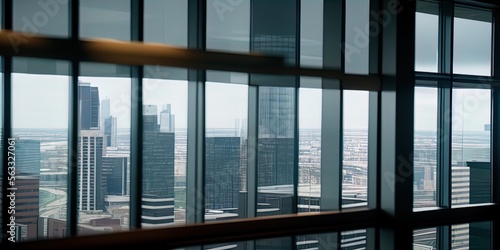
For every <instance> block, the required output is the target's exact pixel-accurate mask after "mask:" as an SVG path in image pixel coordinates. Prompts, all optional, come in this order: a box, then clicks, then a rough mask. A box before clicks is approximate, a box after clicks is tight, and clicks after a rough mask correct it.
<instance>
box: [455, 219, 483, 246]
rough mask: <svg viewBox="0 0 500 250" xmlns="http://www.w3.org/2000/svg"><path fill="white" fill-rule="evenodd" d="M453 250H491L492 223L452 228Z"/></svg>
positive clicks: (461, 225) (477, 223)
mask: <svg viewBox="0 0 500 250" xmlns="http://www.w3.org/2000/svg"><path fill="white" fill-rule="evenodd" d="M451 248H452V249H491V222H489V221H483V222H474V223H469V224H459V225H452V226H451Z"/></svg>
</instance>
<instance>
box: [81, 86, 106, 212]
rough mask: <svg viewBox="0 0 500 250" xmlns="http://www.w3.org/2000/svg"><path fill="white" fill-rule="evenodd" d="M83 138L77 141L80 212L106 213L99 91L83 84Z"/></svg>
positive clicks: (104, 150) (103, 145)
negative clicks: (98, 211)
mask: <svg viewBox="0 0 500 250" xmlns="http://www.w3.org/2000/svg"><path fill="white" fill-rule="evenodd" d="M79 90H80V95H79V101H80V105H79V107H80V111H79V114H80V136H79V138H78V145H79V154H78V176H79V179H78V180H79V183H78V209H79V210H80V211H94V210H103V209H104V194H103V190H102V188H101V181H102V177H101V175H102V156H103V153H105V152H106V142H105V141H104V135H103V132H102V131H101V130H100V121H99V110H100V101H99V89H98V87H93V86H91V85H90V83H80V89H79Z"/></svg>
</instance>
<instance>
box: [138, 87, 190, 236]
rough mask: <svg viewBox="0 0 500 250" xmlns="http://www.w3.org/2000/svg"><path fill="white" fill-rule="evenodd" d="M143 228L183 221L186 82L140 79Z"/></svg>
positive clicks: (184, 203)
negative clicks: (141, 90)
mask: <svg viewBox="0 0 500 250" xmlns="http://www.w3.org/2000/svg"><path fill="white" fill-rule="evenodd" d="M143 95H144V96H143V103H144V107H143V166H142V167H143V190H142V191H143V197H142V199H143V200H142V204H143V205H142V226H143V227H144V228H151V227H164V226H170V225H175V224H181V225H182V224H185V215H186V153H187V83H186V82H185V81H174V80H160V79H144V82H143Z"/></svg>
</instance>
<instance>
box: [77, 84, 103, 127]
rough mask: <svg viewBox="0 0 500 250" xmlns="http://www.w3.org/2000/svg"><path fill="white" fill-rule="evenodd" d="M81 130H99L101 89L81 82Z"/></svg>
mask: <svg viewBox="0 0 500 250" xmlns="http://www.w3.org/2000/svg"><path fill="white" fill-rule="evenodd" d="M79 91H80V93H79V97H80V98H79V101H80V103H79V104H80V110H79V113H80V129H81V130H93V129H99V126H100V124H99V107H100V102H99V89H98V88H97V87H92V86H91V85H90V83H85V82H80V86H79Z"/></svg>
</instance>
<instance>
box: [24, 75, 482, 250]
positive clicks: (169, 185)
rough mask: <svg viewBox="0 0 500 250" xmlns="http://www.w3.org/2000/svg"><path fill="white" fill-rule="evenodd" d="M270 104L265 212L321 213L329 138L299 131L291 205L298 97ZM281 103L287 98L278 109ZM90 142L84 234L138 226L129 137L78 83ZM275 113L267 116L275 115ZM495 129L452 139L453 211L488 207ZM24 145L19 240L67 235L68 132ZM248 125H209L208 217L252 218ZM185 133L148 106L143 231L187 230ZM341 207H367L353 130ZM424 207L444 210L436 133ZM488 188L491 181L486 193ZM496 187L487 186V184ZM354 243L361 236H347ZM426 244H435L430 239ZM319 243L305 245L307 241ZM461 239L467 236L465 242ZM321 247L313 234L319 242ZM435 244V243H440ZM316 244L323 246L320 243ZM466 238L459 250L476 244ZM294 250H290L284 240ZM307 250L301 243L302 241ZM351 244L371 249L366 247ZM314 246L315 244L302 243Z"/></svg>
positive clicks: (417, 184)
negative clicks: (133, 216)
mask: <svg viewBox="0 0 500 250" xmlns="http://www.w3.org/2000/svg"><path fill="white" fill-rule="evenodd" d="M263 89H264V90H263V91H261V96H260V107H261V109H260V113H259V116H260V121H259V127H260V128H261V129H259V138H258V152H257V162H258V166H257V167H258V197H257V199H258V206H257V215H258V216H266V215H276V214H285V213H292V212H293V211H297V212H311V211H320V210H321V204H320V197H321V193H320V190H321V189H320V186H321V129H300V130H299V138H298V152H297V153H298V161H299V172H298V175H299V176H298V181H299V183H298V195H299V197H298V207H297V208H296V210H295V209H293V208H292V207H290V204H292V203H291V202H292V200H291V199H292V198H293V192H294V191H293V186H294V178H293V175H294V161H295V158H296V157H295V154H296V151H295V141H296V138H294V136H293V131H294V128H293V124H294V123H293V116H290V115H285V114H286V112H290V110H292V109H290V105H291V104H292V103H293V100H292V99H287V98H284V97H287V96H290V93H287V92H286V91H287V90H286V89H285V90H283V89H279V88H267V90H266V89H265V88H263ZM276 100H280V101H276ZM80 105H81V106H80V136H79V160H78V161H79V164H78V175H79V176H78V209H79V215H78V218H79V221H78V230H79V234H81V235H85V234H95V233H105V232H116V231H123V230H128V229H129V226H128V225H129V216H130V215H129V194H130V190H129V189H130V168H131V166H130V129H124V128H119V127H120V126H118V125H119V124H117V119H116V117H115V116H114V114H112V113H111V112H110V100H109V99H106V98H104V99H100V96H99V89H98V88H97V87H94V86H92V85H91V84H90V83H81V84H80ZM270 110H271V111H272V112H271V113H266V112H269V111H270ZM488 130H489V129H486V126H485V131H478V132H461V133H454V134H453V136H452V145H453V152H452V203H453V204H454V205H460V204H468V203H479V202H488V201H487V200H489V196H490V194H489V186H488V185H490V184H489V183H488V181H485V180H487V171H488V170H487V169H488V168H489V167H490V166H489V157H490V138H489V131H488ZM14 131H15V136H16V143H17V148H16V158H17V162H16V165H17V171H18V172H17V177H16V178H17V183H16V184H17V186H18V188H19V189H20V190H24V191H22V192H19V193H22V195H21V194H20V195H19V196H18V198H17V199H18V203H17V205H18V206H17V211H16V213H17V216H16V222H17V228H18V230H19V234H18V237H19V239H18V240H21V241H22V240H33V239H44V238H54V237H64V236H65V234H66V223H65V220H66V216H67V214H66V202H67V200H66V199H67V198H66V195H67V173H68V171H67V152H68V151H67V150H68V147H67V132H68V131H67V130H65V129H17V128H16V129H14ZM246 133H247V131H246V120H236V121H235V127H234V128H219V129H211V128H206V138H205V161H204V166H205V193H204V198H205V220H206V221H207V222H208V221H221V220H228V219H235V218H245V217H246V214H247V210H246V205H245V204H246V201H247V197H246V195H247V191H246V190H247V187H246V168H247V156H248V152H247V151H248V150H247V140H248V139H247V136H246ZM187 135H188V131H187V130H186V129H185V128H179V127H176V126H175V114H174V113H173V112H172V105H171V104H168V103H165V105H163V106H162V107H158V106H157V105H147V104H146V105H144V106H143V165H142V168H143V199H142V213H143V214H142V216H141V218H142V226H143V227H146V228H147V227H162V226H169V225H176V224H185V223H186V162H187ZM343 136H344V145H343V149H344V151H343V152H344V153H343V159H344V160H343V168H342V187H343V189H342V205H343V206H345V207H351V206H366V205H367V201H368V197H367V196H368V190H367V187H368V178H367V177H368V166H367V162H368V132H367V130H350V129H344V135H343ZM408 161H413V163H414V207H415V208H419V207H434V206H436V196H437V194H436V190H437V188H436V186H437V181H436V180H437V172H436V165H437V135H436V132H432V131H430V132H429V131H416V132H415V144H414V155H413V159H408ZM485 183H486V184H485ZM485 185H486V186H485ZM453 233H454V234H456V235H459V236H464V235H468V233H469V227H468V226H467V225H465V226H463V227H455V228H454V231H453ZM345 235H346V236H345V237H346V239H347V240H349V239H351V238H352V237H354V236H356V237H360V235H361V237H366V232H365V231H364V230H361V231H356V232H352V234H350V233H346V234H345ZM349 235H351V236H349ZM415 235H421V237H420V238H418V237H417V236H416V239H415V242H416V244H417V245H418V244H421V245H432V244H435V242H434V243H432V242H428V240H427V239H428V238H429V235H431V236H432V235H434V237H435V230H434V231H433V230H422V231H419V232H418V233H416V234H415ZM311 237H313V236H304V237H303V238H299V241H300V240H302V242H307V241H308V240H311V239H312V238H311ZM457 237H458V236H457ZM313 238H314V237H313ZM431 238H432V237H431ZM315 239H316V240H317V238H315ZM466 241H467V240H463V241H461V242H462V243H460V242H459V241H457V242H458V243H456V244H467V243H466ZM280 244H285V243H280ZM297 244H298V243H297ZM350 244H354V245H356V246H363V244H364V241H363V240H360V241H355V242H354V243H353V242H351V243H350ZM301 246H303V247H304V248H302V247H301V248H300V249H305V247H307V246H309V247H310V245H308V244H303V245H301Z"/></svg>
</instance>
